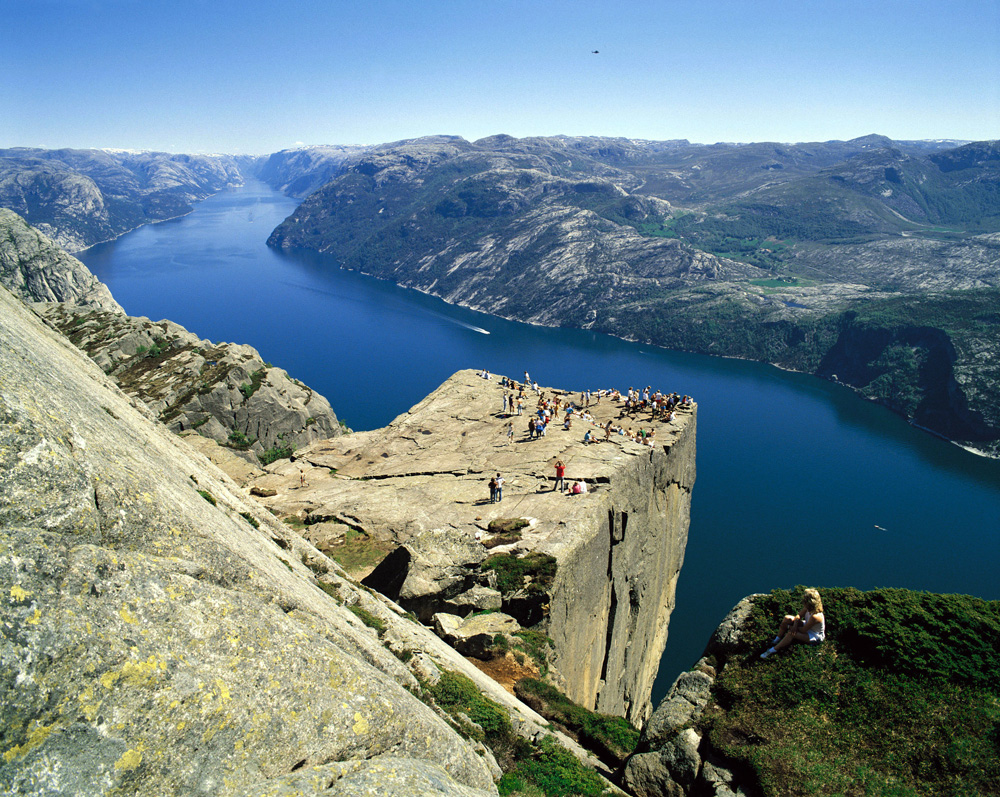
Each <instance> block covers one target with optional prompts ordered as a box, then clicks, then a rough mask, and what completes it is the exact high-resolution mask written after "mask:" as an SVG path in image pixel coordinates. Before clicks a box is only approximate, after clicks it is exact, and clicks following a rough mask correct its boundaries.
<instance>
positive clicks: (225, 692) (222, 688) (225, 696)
mask: <svg viewBox="0 0 1000 797" xmlns="http://www.w3.org/2000/svg"><path fill="white" fill-rule="evenodd" d="M215 687H216V688H217V689H218V690H219V697H220V698H221V699H222V702H223V703H228V702H229V701H230V700H232V698H231V697H230V696H229V687H228V686H226V684H225V682H224V681H223V680H222V679H221V678H216V679H215Z"/></svg>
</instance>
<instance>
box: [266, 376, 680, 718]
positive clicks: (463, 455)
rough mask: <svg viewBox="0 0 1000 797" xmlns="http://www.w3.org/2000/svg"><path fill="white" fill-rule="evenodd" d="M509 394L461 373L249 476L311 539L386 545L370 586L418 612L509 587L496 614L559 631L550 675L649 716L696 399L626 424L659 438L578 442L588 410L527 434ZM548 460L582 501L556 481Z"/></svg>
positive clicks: (570, 689)
mask: <svg viewBox="0 0 1000 797" xmlns="http://www.w3.org/2000/svg"><path fill="white" fill-rule="evenodd" d="M663 387H664V388H667V387H669V386H663ZM503 392H504V389H503V388H501V387H500V386H499V385H498V383H497V381H496V380H495V379H494V380H486V379H483V378H481V377H480V376H479V375H477V374H476V373H474V372H472V371H462V372H459V373H458V374H456V375H454V376H453V377H451V378H450V379H449V380H448V381H446V382H445V383H444V384H443V385H442V386H441V387H440V388H439V389H438V390H436V391H435V392H434V393H432V394H431V395H430V396H428V397H427V398H426V399H425V400H424V401H422V402H420V403H419V404H418V405H416V406H415V407H413V408H412V409H411V410H410V411H409V412H407V413H405V414H404V415H401V416H400V417H398V418H397V419H396V420H394V421H393V422H392V423H391V424H390V425H389V426H388V427H386V428H384V429H378V430H375V431H371V432H356V433H354V434H352V435H349V436H346V437H342V438H336V439H333V440H328V441H320V442H317V443H314V444H313V445H311V446H309V447H307V448H305V449H302V450H300V451H298V452H296V461H295V462H287V463H285V462H283V463H275V464H274V465H272V466H270V467H269V468H268V471H269V473H268V475H266V476H263V477H261V478H259V479H257V480H256V481H255V486H256V487H257V488H261V489H262V490H274V491H275V494H274V495H273V496H271V497H266V498H262V499H261V500H262V501H263V502H264V503H265V504H266V505H267V506H269V507H270V508H271V509H272V510H273V511H275V512H277V513H278V514H279V515H281V516H285V517H292V516H295V517H297V518H298V519H299V520H300V521H302V522H304V523H305V524H306V525H305V528H304V530H303V534H304V535H305V536H307V537H309V535H310V533H311V532H310V529H311V528H313V527H314V526H319V525H321V524H327V523H339V524H342V525H343V526H345V527H348V528H350V529H353V530H355V531H357V532H360V533H362V534H365V535H368V536H369V537H371V538H372V539H374V540H377V541H380V542H381V543H384V544H387V545H390V546H395V550H394V551H393V552H392V553H391V554H389V556H388V557H386V559H385V561H384V562H383V563H382V565H380V566H379V568H377V569H376V571H375V572H373V573H372V574H371V576H369V578H368V579H366V581H365V583H366V584H369V585H371V586H372V587H374V588H376V589H378V590H380V591H382V592H383V593H384V594H387V595H389V596H390V597H391V598H393V599H394V600H397V601H399V602H400V603H401V604H402V605H403V606H404V607H405V608H407V609H409V610H411V611H413V612H414V613H416V614H417V615H418V616H419V617H420V618H421V619H423V620H425V621H428V622H429V621H430V620H431V618H432V616H433V615H434V614H435V613H437V612H445V613H448V614H455V613H457V612H456V611H455V607H456V606H457V605H461V606H468V605H469V603H471V602H472V601H473V599H475V600H480V599H482V600H486V598H487V596H488V595H489V594H490V592H491V591H492V592H493V593H495V592H497V591H499V592H502V593H503V595H502V610H503V612H504V613H506V614H510V615H512V616H513V617H515V618H517V619H518V621H519V622H520V623H521V624H522V625H529V626H533V627H535V628H536V629H537V630H540V631H542V632H544V633H545V634H547V635H548V636H549V637H550V638H551V639H552V644H553V648H554V651H555V655H554V661H553V666H554V669H555V671H556V673H557V674H558V675H557V676H554V677H555V678H556V679H557V680H559V684H560V686H561V688H563V689H564V691H565V692H566V694H567V695H568V696H569V697H570V698H571V699H573V700H574V701H576V702H577V703H580V704H581V705H583V706H585V707H587V708H591V709H596V710H598V711H600V712H603V713H608V714H617V715H622V716H626V717H628V718H629V719H631V720H632V721H633V722H637V723H642V722H643V721H644V720H645V719H646V718H647V717H648V716H649V712H650V705H649V693H650V688H651V686H652V682H653V679H654V677H655V674H656V670H657V666H658V663H659V660H660V655H661V654H662V651H663V647H664V645H665V643H666V636H667V625H668V620H669V616H670V612H671V610H672V608H673V602H674V589H675V585H676V580H677V575H678V573H679V571H680V567H681V563H682V561H683V556H684V547H685V544H686V540H687V530H688V510H689V506H690V492H691V487H692V485H693V482H694V478H695V465H694V452H695V413H694V407H693V406H692V407H691V408H690V409H689V410H685V411H684V412H681V413H678V415H677V417H676V419H675V420H674V421H672V422H670V423H665V422H664V423H659V422H657V423H652V424H651V423H649V422H648V421H647V420H646V418H645V417H644V418H642V419H639V418H635V419H623V420H622V421H621V422H622V423H623V424H625V425H628V426H634V427H636V428H638V427H639V426H644V427H646V428H647V429H649V428H652V427H655V429H656V444H655V445H654V446H653V447H650V446H647V445H643V444H640V443H637V442H632V441H631V440H629V439H628V438H626V437H620V436H618V435H614V436H613V437H612V438H611V440H610V441H607V442H605V441H604V440H603V437H604V435H603V431H600V435H599V437H600V439H601V442H593V443H590V444H587V443H584V442H583V438H584V434H585V431H586V430H587V429H591V430H592V434H593V433H595V432H598V431H599V430H598V428H597V426H592V425H590V424H589V423H587V422H586V421H583V420H578V421H577V422H576V424H575V425H573V427H572V428H571V429H570V430H569V431H566V430H564V429H563V428H562V425H561V424H552V425H551V427H550V430H549V431H548V434H547V435H546V436H545V437H544V438H541V439H535V440H528V439H527V433H526V422H527V419H528V416H527V415H524V416H521V417H516V416H515V417H509V418H508V417H503V416H502V414H501V413H500V412H499V411H500V409H501V394H502V393H503ZM545 392H546V394H547V395H549V396H550V397H552V396H554V395H556V394H560V393H562V391H556V390H552V389H546V390H545ZM533 396H534V394H533V393H531V392H530V391H529V393H528V394H527V395H526V400H527V402H528V406H529V407H530V408H533V407H532V405H533V403H534V402H533V400H532V397H533ZM578 396H579V394H563V395H562V396H561V398H562V400H563V401H564V402H565V401H566V400H568V399H570V398H572V399H574V400H577V399H578ZM589 409H590V412H591V413H592V414H593V416H594V418H595V422H596V423H599V424H603V423H604V422H605V421H607V420H617V418H618V416H619V413H620V411H621V405H620V404H618V403H615V402H612V401H610V400H609V399H604V401H603V402H602V403H601V404H600V405H598V404H597V403H596V398H595V399H594V400H593V401H592V402H591V406H590V408H589ZM647 417H648V416H647ZM510 423H513V424H515V427H514V439H513V442H511V443H508V442H507V435H506V432H507V429H508V424H510ZM557 459H561V460H562V461H563V462H565V463H566V476H567V478H568V479H569V480H571V481H575V480H578V481H581V482H584V483H586V484H587V485H588V486H589V491H588V493H587V494H586V495H579V496H573V497H570V496H569V495H566V494H564V493H562V492H558V491H554V490H553V489H552V487H553V476H554V470H553V463H554V462H555V461H556V460H557ZM498 472H499V473H502V474H503V477H504V478H505V479H506V483H505V485H504V487H503V495H502V500H501V501H500V502H499V503H495V504H494V503H490V501H489V490H488V487H487V482H488V481H489V479H490V477H491V476H492V475H493V474H495V473H498ZM302 479H304V480H305V482H306V483H307V486H305V487H302V486H300V483H301V481H302ZM510 518H518V519H521V520H523V521H524V522H523V524H514V525H520V526H521V527H520V528H519V529H518V530H517V532H516V533H515V534H512V535H511V536H509V537H507V536H503V537H502V536H501V535H502V534H504V532H501V531H494V530H495V529H497V528H498V526H497V525H496V524H494V525H493V526H492V529H491V522H492V521H502V520H503V519H510ZM505 525H507V524H500V526H501V527H503V526H505ZM497 542H501V544H495V543H497ZM487 546H490V547H487ZM498 555H499V557H500V559H499V560H496V559H494V560H492V561H491V562H487V561H486V560H487V558H488V557H494V556H498ZM528 556H533V557H536V559H535V560H533V561H535V562H537V565H538V566H537V567H535V568H534V570H533V571H532V573H533V575H531V578H530V580H526V581H525V582H523V587H522V588H517V587H516V585H515V587H514V588H511V587H506V588H504V587H502V586H501V585H500V584H499V583H498V581H499V580H500V578H501V571H500V569H498V568H501V569H502V567H503V564H504V562H511V561H512V560H514V559H516V558H517V557H521V559H520V561H521V564H526V561H525V560H526V559H527V557H528ZM548 562H554V563H555V567H554V568H548V565H547V564H546V563H548ZM546 568H548V569H546ZM553 570H554V572H553ZM466 611H467V610H466Z"/></svg>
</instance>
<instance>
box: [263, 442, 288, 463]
mask: <svg viewBox="0 0 1000 797" xmlns="http://www.w3.org/2000/svg"><path fill="white" fill-rule="evenodd" d="M294 453H295V446H283V445H275V446H271V447H270V448H269V449H267V450H266V451H263V452H261V453H260V454H258V455H257V459H259V460H260V461H261V464H262V465H270V464H271V463H272V462H277V461H278V460H279V459H288V458H289V457H290V456H291V455H292V454H294Z"/></svg>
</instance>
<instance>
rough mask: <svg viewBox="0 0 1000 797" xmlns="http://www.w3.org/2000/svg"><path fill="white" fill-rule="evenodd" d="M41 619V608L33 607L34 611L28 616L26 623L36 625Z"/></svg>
mask: <svg viewBox="0 0 1000 797" xmlns="http://www.w3.org/2000/svg"><path fill="white" fill-rule="evenodd" d="M41 620H42V610H41V609H39V608H38V607H35V613H34V614H33V615H31V617H29V618H28V625H38V624H39V622H41Z"/></svg>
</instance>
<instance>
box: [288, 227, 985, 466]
mask: <svg viewBox="0 0 1000 797" xmlns="http://www.w3.org/2000/svg"><path fill="white" fill-rule="evenodd" d="M273 248H276V249H284V250H296V249H298V250H299V251H303V252H319V250H315V249H308V248H304V247H284V246H278V247H273ZM319 254H324V255H328V256H330V257H333V255H332V254H331V253H330V252H319ZM337 268H339V269H340V270H342V271H351V272H354V273H356V274H363V275H364V276H366V277H369V278H371V279H375V280H379V281H380V282H388V283H390V284H392V285H396V286H397V287H400V288H403V289H405V290H411V291H416V292H417V293H422V294H423V295H425V296H433V297H434V298H436V299H440V300H441V301H442V302H444V303H445V304H448V305H451V306H452V307H461V308H464V309H466V310H472V311H474V312H477V313H482V314H483V315H486V316H490V317H491V318H499V319H502V320H504V321H510V322H514V323H518V324H528V325H530V326H535V327H544V328H546V329H576V330H581V331H588V332H597V333H598V334H600V335H607V336H608V337H610V338H615V339H616V340H621V341H625V342H626V343H636V344H639V345H642V346H653V347H655V348H657V349H662V350H663V351H673V352H681V353H684V354H698V355H701V356H704V357H718V358H720V359H724V360H742V361H744V362H752V363H760V364H761V365H769V366H771V367H772V368H777V369H778V370H780V371H786V372H788V373H793V374H802V375H804V376H811V377H813V378H814V379H820V380H822V381H824V382H829V383H831V384H835V385H839V386H840V387H844V388H847V389H848V390H850V391H851V392H852V393H854V394H855V396H856V397H857V398H859V399H861V400H862V401H868V402H870V403H872V404H876V405H878V406H880V407H885V409H887V410H889V412H891V413H893V414H894V415H896V416H898V417H900V418H903V419H904V420H905V421H906V422H907V423H908V424H909V425H910V426H912V427H914V428H916V429H919V430H920V431H922V432H926V433H927V434H930V435H933V436H934V437H937V438H939V439H941V440H944V441H946V442H948V443H951V444H952V445H954V446H956V447H958V448H960V449H962V450H963V451H967V452H968V453H970V454H974V455H976V456H978V457H982V458H983V459H989V460H1000V453H998V454H991V453H989V452H987V451H983V450H981V449H978V448H975V447H974V446H971V445H969V444H967V443H961V442H959V441H957V440H953V439H952V438H950V437H948V436H947V435H944V434H941V433H940V432H938V431H936V430H934V429H930V428H928V427H926V426H922V425H920V424H919V423H916V422H915V421H914V420H913V419H912V418H908V417H906V416H905V415H903V414H901V413H899V412H897V411H896V410H894V409H893V408H892V407H890V406H888V405H887V404H883V403H882V402H880V401H877V400H876V399H872V398H868V397H867V396H864V395H862V393H861V391H860V389H859V388H857V387H855V386H854V385H850V384H848V383H847V382H842V381H840V380H839V379H836V380H835V379H829V378H827V377H823V376H819V375H817V374H813V373H810V372H808V371H799V370H797V369H795V368H789V367H788V366H784V365H779V364H778V363H773V362H770V361H768V360H754V359H751V358H749V357H739V356H736V355H731V354H708V353H706V352H702V351H695V350H692V349H678V348H671V347H668V346H662V345H660V344H658V343H653V342H651V341H648V340H640V339H639V338H634V337H625V336H621V335H614V334H612V333H610V332H604V331H603V330H598V329H594V328H593V327H562V326H560V325H559V324H545V323H541V322H538V321H530V320H526V319H523V318H515V317H513V316H507V315H503V314H502V313H493V312H490V311H488V310H485V309H483V308H482V307H481V306H476V305H472V304H463V303H462V302H453V301H449V300H448V299H447V298H445V297H444V296H442V295H440V294H439V293H435V292H434V291H433V289H430V288H427V289H425V288H420V287H417V286H414V285H406V284H404V283H401V282H396V281H395V280H391V279H386V278H385V277H379V276H377V275H375V274H369V273H368V272H366V271H362V270H360V269H353V268H345V267H344V266H341V265H339V263H338V264H337Z"/></svg>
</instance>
